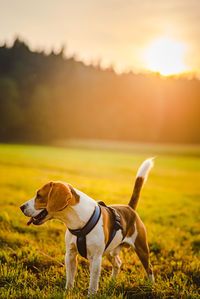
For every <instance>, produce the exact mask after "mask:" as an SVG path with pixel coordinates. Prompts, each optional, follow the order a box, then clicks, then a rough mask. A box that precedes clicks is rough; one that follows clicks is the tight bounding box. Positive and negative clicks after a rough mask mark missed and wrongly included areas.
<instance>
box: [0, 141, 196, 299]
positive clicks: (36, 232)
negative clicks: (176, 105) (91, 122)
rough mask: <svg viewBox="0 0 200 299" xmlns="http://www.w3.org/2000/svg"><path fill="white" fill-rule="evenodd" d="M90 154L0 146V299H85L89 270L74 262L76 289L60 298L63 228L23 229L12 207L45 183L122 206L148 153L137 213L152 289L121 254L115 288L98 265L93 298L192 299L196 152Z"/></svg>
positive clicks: (126, 253) (89, 150)
mask: <svg viewBox="0 0 200 299" xmlns="http://www.w3.org/2000/svg"><path fill="white" fill-rule="evenodd" d="M97 148H98V146H96V147H94V146H93V147H90V146H89V145H88V146H87V147H86V146H83V144H82V145H81V146H80V144H79V146H77V147H76V146H75V144H73V146H72V145H71V146H70V147H68V148H59V147H45V146H25V145H5V144H2V145H0V298H65V297H66V298H74V297H77V298H82V297H84V296H86V294H87V289H88V285H89V268H88V264H87V262H86V261H85V260H84V259H82V258H80V257H79V258H78V268H77V275H76V282H75V288H74V290H73V291H72V292H71V293H70V294H68V295H67V294H66V293H65V291H64V287H65V267H64V265H63V264H64V254H65V243H64V234H65V226H64V225H63V224H62V223H60V222H58V221H56V220H54V221H49V222H47V223H46V224H44V225H42V226H39V227H35V226H30V227H27V226H26V222H27V218H26V217H25V216H24V215H23V214H22V213H21V211H20V209H19V206H20V205H21V204H22V203H23V202H25V201H27V200H28V199H30V198H32V197H33V196H34V194H35V190H36V189H37V188H39V187H40V186H41V185H42V184H44V183H46V182H48V181H49V180H63V181H66V182H70V183H71V184H72V185H74V186H75V187H76V188H78V189H80V190H82V191H83V192H85V193H87V194H89V195H90V196H92V197H93V198H94V199H95V200H103V201H105V202H106V203H107V204H111V203H122V204H127V203H128V200H129V198H130V194H131V191H132V188H133V183H134V179H135V174H136V171H137V168H138V167H139V165H140V164H141V162H142V161H143V160H144V159H145V158H147V157H149V155H154V154H156V155H157V158H156V161H155V167H154V169H153V170H152V171H151V173H150V176H149V178H148V181H147V183H146V185H145V186H144V189H143V191H142V196H141V199H140V202H139V206H138V210H137V211H138V213H139V215H140V216H141V219H142V220H143V222H144V223H145V225H146V227H147V231H148V240H149V245H150V249H151V262H152V264H153V268H154V273H155V280H156V283H155V285H153V286H152V285H151V284H149V283H148V282H147V281H146V278H145V273H144V270H143V268H142V266H141V263H140V261H139V259H138V258H137V256H136V254H135V253H134V251H133V250H132V249H124V250H122V252H121V253H120V257H121V259H122V262H123V265H122V268H121V271H120V274H119V276H118V279H117V281H113V280H110V278H109V277H110V274H111V266H110V264H109V263H108V261H107V260H106V259H104V260H103V265H102V273H101V278H100V284H99V292H98V297H99V298H109V297H111V298H199V297H200V183H199V182H200V158H199V156H200V150H199V148H195V149H194V147H191V150H190V148H189V147H187V148H186V149H185V150H184V149H183V148H180V151H179V148H178V147H175V148H173V147H172V146H171V147H169V146H168V147H166V150H164V146H162V147H161V148H160V147H159V146H156V145H154V146H153V145H151V146H150V147H149V148H148V146H145V147H144V146H141V147H140V146H136V147H135V146H133V147H131V145H129V146H128V150H127V146H125V147H124V148H123V146H122V145H119V146H118V144H117V143H116V144H114V145H113V146H111V147H110V146H109V148H108V147H106V146H104V147H103V148H101V150H98V149H97ZM140 148H141V151H140ZM144 148H145V150H144ZM159 149H161V150H159Z"/></svg>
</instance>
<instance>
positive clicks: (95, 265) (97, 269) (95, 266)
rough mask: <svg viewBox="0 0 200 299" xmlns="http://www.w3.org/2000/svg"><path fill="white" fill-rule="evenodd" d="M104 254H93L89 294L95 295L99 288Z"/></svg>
mask: <svg viewBox="0 0 200 299" xmlns="http://www.w3.org/2000/svg"><path fill="white" fill-rule="evenodd" d="M101 261H102V256H101V255H100V256H93V257H92V258H91V259H90V286H89V290H88V295H94V294H96V292H97V289H98V282H99V276H100V273H101Z"/></svg>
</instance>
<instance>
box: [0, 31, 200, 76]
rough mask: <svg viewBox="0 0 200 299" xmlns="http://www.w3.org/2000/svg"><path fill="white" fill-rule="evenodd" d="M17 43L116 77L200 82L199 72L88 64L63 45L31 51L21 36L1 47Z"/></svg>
mask: <svg viewBox="0 0 200 299" xmlns="http://www.w3.org/2000/svg"><path fill="white" fill-rule="evenodd" d="M16 41H19V42H20V43H22V44H24V45H25V46H26V47H28V49H29V51H30V52H32V53H38V54H44V55H46V56H48V55H51V54H52V53H53V54H54V55H59V54H60V53H62V59H63V60H64V61H67V60H69V59H73V60H74V61H75V62H77V63H78V62H80V63H83V65H84V66H85V67H93V68H98V69H99V70H100V71H109V70H111V71H112V72H114V73H115V74H116V75H118V76H120V75H130V74H132V75H144V76H149V75H150V76H151V75H152V76H156V77H158V76H159V77H160V78H161V79H162V78H163V79H164V80H166V79H168V78H169V79H171V78H172V79H173V78H174V79H179V78H180V79H186V80H193V79H196V80H200V74H198V73H197V72H182V73H179V74H169V75H164V74H162V73H161V72H159V71H156V70H155V71H154V70H150V69H149V70H148V69H146V70H141V71H137V72H135V71H134V69H128V70H122V71H121V72H118V71H117V70H116V69H115V67H114V65H113V64H110V65H109V64H108V65H107V66H103V65H102V64H101V63H100V60H98V61H97V62H92V61H91V62H86V61H84V60H81V59H79V58H78V57H77V56H76V53H74V54H73V53H70V54H69V53H66V51H64V52H62V51H63V46H62V45H61V47H60V48H59V49H57V51H56V50H54V49H51V51H45V49H31V47H30V44H29V42H28V41H27V40H26V39H24V38H23V37H22V36H19V35H16V36H15V37H14V38H13V40H12V41H10V43H8V44H7V43H6V42H4V43H3V42H1V41H0V47H6V48H8V49H11V48H13V46H14V43H15V42H16Z"/></svg>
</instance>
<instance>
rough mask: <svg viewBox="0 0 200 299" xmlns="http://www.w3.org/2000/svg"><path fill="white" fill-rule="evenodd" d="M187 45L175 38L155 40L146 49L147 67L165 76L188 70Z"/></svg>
mask: <svg viewBox="0 0 200 299" xmlns="http://www.w3.org/2000/svg"><path fill="white" fill-rule="evenodd" d="M185 51H186V45H185V44H183V43H181V42H178V41H176V40H173V39H168V38H160V39H157V40H155V41H154V42H153V43H152V44H150V46H149V47H148V48H147V49H146V51H145V58H146V68H147V69H149V70H151V71H154V72H159V73H160V74H161V75H163V76H169V75H178V74H181V73H184V72H186V71H187V67H186V65H185V62H184V59H185Z"/></svg>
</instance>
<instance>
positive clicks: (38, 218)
mask: <svg viewBox="0 0 200 299" xmlns="http://www.w3.org/2000/svg"><path fill="white" fill-rule="evenodd" d="M47 214H48V212H47V210H46V209H44V210H42V212H40V213H39V214H38V215H37V216H35V217H31V219H30V220H29V221H28V222H27V225H30V224H31V223H33V224H34V225H40V224H41V223H42V221H43V220H44V218H45V217H46V216H47Z"/></svg>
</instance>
